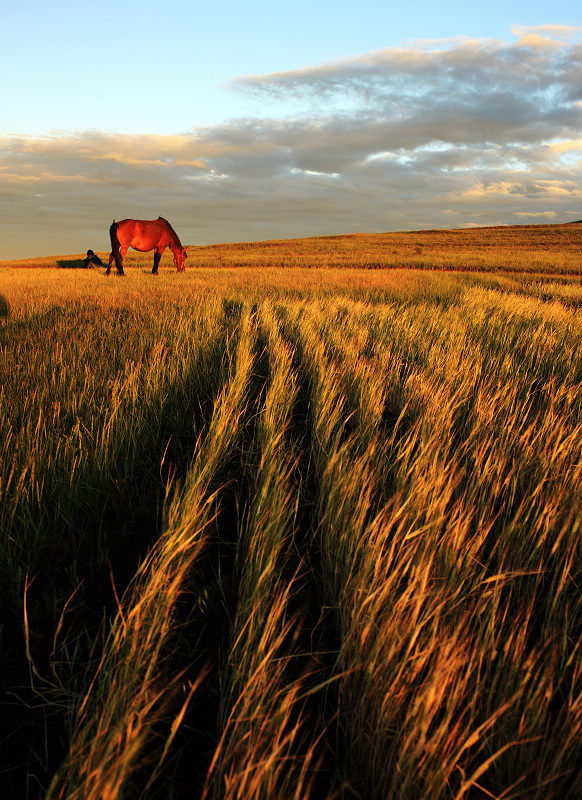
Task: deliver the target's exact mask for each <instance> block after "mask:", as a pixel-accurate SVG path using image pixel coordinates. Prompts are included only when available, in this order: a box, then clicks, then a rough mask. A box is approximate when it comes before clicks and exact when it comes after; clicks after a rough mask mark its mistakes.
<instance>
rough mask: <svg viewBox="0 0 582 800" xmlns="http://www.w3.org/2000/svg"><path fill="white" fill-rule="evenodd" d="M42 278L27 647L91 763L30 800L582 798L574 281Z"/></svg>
mask: <svg viewBox="0 0 582 800" xmlns="http://www.w3.org/2000/svg"><path fill="white" fill-rule="evenodd" d="M483 241H485V240H483ZM419 246H420V245H419ZM322 252H323V250H322ZM250 256H252V252H251V253H250V255H249V257H250ZM360 256H361V257H362V258H364V254H363V253H360ZM19 274H20V275H23V274H26V272H25V271H22V272H21V273H19ZM38 274H39V275H40V276H42V279H41V277H39V278H36V279H35V280H34V281H32V282H30V279H28V281H29V282H28V283H27V282H26V281H24V280H23V279H22V278H16V277H15V276H14V275H11V278H10V280H11V283H10V287H11V288H10V290H8V289H4V293H5V294H6V296H7V300H8V303H9V305H10V315H9V316H8V317H7V319H5V320H4V321H3V322H2V328H1V330H0V336H1V337H2V338H1V347H0V369H1V370H2V383H1V385H0V405H1V408H2V416H1V418H0V426H2V427H1V432H2V445H1V447H2V448H3V449H2V456H3V458H2V468H1V471H0V475H1V479H0V480H1V484H0V487H1V498H0V515H1V516H0V519H1V521H2V537H3V538H2V542H1V543H0V564H1V565H2V569H3V573H4V575H5V580H4V582H3V587H4V588H3V596H2V597H3V604H4V613H5V619H6V620H7V621H9V620H10V619H14V617H15V616H18V615H19V614H20V615H21V616H22V620H23V624H24V636H22V638H21V639H19V638H18V635H17V633H15V632H14V630H13V628H10V626H9V625H8V626H7V627H6V633H5V636H6V642H7V643H8V644H9V646H10V648H12V650H14V651H16V650H17V649H18V648H19V647H20V649H21V656H20V658H21V661H20V663H23V664H25V665H26V663H27V662H28V663H29V664H30V665H31V669H32V670H33V671H32V673H31V678H30V679H29V682H30V680H32V685H33V688H34V690H35V692H36V694H35V695H34V696H35V703H36V704H37V705H38V708H39V712H40V713H43V712H44V711H49V710H50V712H51V713H53V714H55V715H56V716H60V718H62V724H61V725H60V727H59V728H58V730H59V732H60V734H59V735H60V736H62V737H64V738H65V740H66V746H65V748H64V751H65V754H64V757H63V756H61V762H60V766H58V765H57V764H54V763H53V761H49V762H47V763H46V764H45V767H44V769H45V772H44V773H43V772H42V769H39V768H38V767H37V768H33V766H32V760H31V762H30V763H29V766H28V767H27V769H28V771H29V773H30V775H29V777H28V778H27V785H28V790H29V794H30V791H31V789H30V787H31V786H32V777H31V776H32V775H34V776H36V779H37V780H39V781H41V782H42V781H44V782H45V786H46V784H47V783H48V782H50V783H51V787H50V790H48V795H47V796H48V797H51V798H56V797H63V798H64V797H71V798H72V797H79V798H80V797H83V798H85V797H87V798H92V797H95V798H97V797H107V798H121V797H124V798H125V797H127V798H131V797H152V798H153V797H158V796H165V797H183V796H203V797H207V798H209V797H228V798H239V797H245V798H246V797H256V798H271V797H297V798H300V797H301V798H308V797H314V798H315V797H320V796H325V795H328V796H330V797H331V796H338V797H345V798H352V797H358V796H360V797H370V798H396V797H398V798H415V800H416V798H458V800H461V798H464V797H466V798H476V797H503V798H505V799H507V798H515V800H517V798H540V800H541V798H576V797H578V796H580V795H581V794H582V784H581V782H580V770H579V766H578V765H579V763H580V760H581V758H582V727H581V726H582V706H581V702H582V674H581V670H580V663H581V660H580V656H581V649H582V624H581V622H582V601H581V600H580V592H579V583H580V579H581V576H582V553H581V552H580V524H581V512H580V509H581V508H582V503H581V499H582V498H581V489H580V479H581V477H582V476H581V475H580V471H581V464H582V457H581V456H582V454H581V452H580V442H581V434H582V390H581V388H580V387H581V385H582V383H581V380H580V379H581V377H582V347H581V345H582V325H581V319H582V318H581V316H580V313H581V312H580V311H579V302H578V301H579V294H580V291H579V286H578V285H577V284H576V283H575V282H573V281H572V280H569V281H565V282H564V281H558V280H556V279H555V278H552V279H551V280H550V279H546V278H545V277H542V278H540V277H535V278H526V277H524V276H519V275H502V274H499V275H497V274H496V275H493V276H492V275H486V274H460V275H459V274H456V275H453V274H451V273H444V272H443V273H440V272H431V273H422V272H417V273H412V272H406V271H394V272H385V273H381V272H377V271H374V272H372V271H366V272H357V271H355V270H345V271H342V272H339V271H334V270H333V269H329V270H327V271H325V273H324V272H319V271H311V272H310V273H309V274H310V275H311V277H310V278H308V277H305V284H304V286H303V287H302V286H299V287H298V286H297V285H295V284H294V282H293V281H294V279H295V277H296V276H297V275H298V274H299V272H298V271H297V270H292V271H290V272H286V271H284V270H280V271H278V272H277V274H276V275H274V274H272V273H269V272H267V271H262V272H261V271H254V272H252V271H250V270H248V271H247V270H241V269H239V270H238V272H237V270H231V271H228V270H223V271H222V272H219V273H218V274H217V275H216V277H215V278H213V277H212V276H210V273H204V272H202V271H201V272H200V273H198V274H195V273H194V271H191V272H187V273H186V274H185V275H184V276H180V277H179V279H178V278H177V277H176V276H173V275H165V276H164V275H162V276H160V280H159V282H157V283H156V286H155V289H152V288H151V283H150V284H148V281H151V280H152V279H151V278H149V276H146V275H142V274H141V273H138V272H137V270H134V272H133V274H132V273H131V272H130V274H129V276H128V278H127V279H126V281H125V282H124V281H121V280H117V279H115V280H111V281H110V282H106V281H105V280H104V279H103V281H102V282H103V288H102V292H103V294H102V296H101V297H100V298H99V299H95V298H94V295H95V285H96V282H97V281H100V280H101V278H100V276H99V275H98V274H97V273H82V274H80V275H79V276H75V278H71V282H70V283H68V284H67V285H63V286H61V285H60V284H58V283H57V282H56V281H55V280H54V279H53V278H52V277H47V278H46V283H43V281H44V279H45V277H46V275H47V273H45V271H42V270H39V271H38ZM235 274H236V275H238V277H237V278H234V277H233V276H234V275H235ZM305 275H307V271H306V272H305ZM172 279H173V282H172ZM178 280H179V281H180V283H179V284H178V282H177V281H178ZM213 280H214V283H213V282H212V281H213ZM245 282H246V285H245ZM98 286H99V287H101V283H99V284H98ZM213 287H214V288H213ZM81 298H85V301H84V302H83V303H81V302H80V300H81ZM88 298H94V299H93V300H92V301H91V304H89V305H88V304H87V299H88ZM223 503H229V504H230V506H232V508H233V509H234V511H233V512H232V514H230V515H229V514H223V513H221V505H222V504H223ZM139 509H141V512H140V511H139ZM142 512H143V513H142ZM143 525H145V526H146V529H147V530H145V531H141V526H143ZM136 529H139V531H140V535H139V536H137V538H136V535H135V534H136ZM141 534H143V535H141ZM229 540H234V542H233V546H234V547H235V548H236V557H235V558H234V561H233V560H232V559H230V557H229V556H225V555H224V554H223V552H224V551H226V550H228V545H229ZM123 542H127V543H128V545H129V546H130V547H131V548H132V549H133V550H134V552H133V554H132V559H133V563H134V564H135V566H134V568H133V572H134V574H133V577H132V578H130V580H129V585H128V586H127V590H126V591H125V593H124V594H123V596H122V597H120V598H119V599H118V600H117V601H116V602H115V603H114V604H112V603H111V597H109V600H107V602H106V603H105V605H106V608H105V612H103V610H102V608H101V607H99V608H97V609H93V608H91V602H92V597H94V595H93V592H92V591H89V587H90V586H95V585H96V583H95V582H96V580H97V576H98V575H99V574H100V571H99V570H101V573H103V572H105V573H108V563H109V562H111V570H112V573H113V579H114V584H115V585H116V586H117V583H118V581H117V579H116V575H120V574H121V573H122V572H123V570H120V568H119V552H120V547H119V545H120V543H123ZM116 543H117V544H116ZM140 559H141V560H140ZM99 565H100V566H99ZM27 575H28V577H27ZM204 582H206V584H207V585H205V583H204ZM211 583H212V584H213V585H212V586H211V585H210V584H211ZM111 592H112V590H111V589H109V595H111ZM212 592H216V593H218V594H220V593H221V592H223V593H225V594H226V593H228V595H229V598H228V602H225V603H224V605H223V606H222V607H221V610H220V616H221V618H220V620H219V622H218V623H217V624H219V626H220V636H216V637H215V638H214V639H213V638H212V637H209V636H206V637H205V636H204V635H203V633H201V632H203V631H204V630H207V628H208V626H209V625H211V624H213V623H212V620H214V619H215V616H212V615H213V614H215V613H216V609H215V608H214V609H210V608H209V607H208V606H209V602H210V601H208V599H207V596H208V597H209V596H210V595H211V594H212ZM120 593H121V590H120ZM106 596H107V593H106V592H105V590H104V589H103V588H101V590H100V592H99V593H98V594H97V605H98V606H99V605H100V604H102V601H103V600H104V599H105V598H106ZM23 598H24V599H25V603H24V604H23V602H22V601H23ZM81 600H82V602H81ZM43 604H44V606H48V607H49V609H50V613H47V612H45V611H43ZM23 606H24V607H23ZM101 619H103V620H104V623H103V634H102V635H101V634H99V633H98V631H99V629H100V621H101ZM59 620H61V621H60V622H59ZM209 620H210V621H209ZM205 626H206V627H205ZM79 630H81V631H83V630H84V634H83V635H84V636H85V638H86V639H88V638H90V637H91V635H92V636H93V639H94V648H93V652H92V654H90V653H89V648H88V646H86V645H85V646H81V645H78V646H76V649H75V647H74V646H73V643H72V640H71V639H70V638H69V640H68V642H67V637H72V636H74V635H77V634H76V633H75V631H77V632H78V631H79ZM322 641H325V642H327V643H328V644H329V643H333V648H332V649H333V651H334V652H331V653H330V652H329V650H328V652H327V653H326V654H322V653H320V652H319V649H320V648H321V643H322ZM192 642H198V644H192ZM188 648H191V650H189V649H188ZM196 648H198V649H196ZM204 648H208V652H205V650H204ZM194 650H196V652H195V653H194ZM47 651H48V652H47ZM89 656H90V659H89V661H88V663H87V664H85V663H84V662H83V659H85V660H86V659H87V658H89ZM190 663H192V664H193V666H192V667H190ZM5 664H6V666H5V667H4V668H3V669H4V671H3V675H5V681H6V683H7V685H8V686H9V687H10V688H11V689H12V690H13V692H14V693H15V694H16V697H15V696H14V694H13V695H11V697H12V702H13V704H14V706H15V707H16V708H18V707H19V706H18V703H19V698H20V699H21V701H22V702H21V706H24V704H25V703H26V702H27V697H28V696H25V695H23V694H22V691H21V690H22V687H20V688H18V687H16V686H15V684H14V678H13V677H12V676H13V674H14V668H13V666H12V665H11V664H10V662H9V661H6V662H5ZM205 664H206V666H204V665H205ZM47 665H48V669H47ZM20 680H21V682H22V683H23V684H24V683H26V681H27V679H26V676H24V677H21V679H20ZM202 706H204V711H205V716H204V719H209V718H211V719H212V724H211V725H210V726H209V728H208V730H200V725H201V724H202V723H201V722H199V721H198V717H197V714H198V713H199V711H200V709H201V707H202ZM21 710H22V713H23V714H24V710H23V709H21ZM193 742H194V743H196V747H195V748H194V745H193V744H192V743H193ZM200 742H203V746H202V747H199V743H200ZM33 746H34V747H36V748H38V747H40V745H38V744H34V745H33ZM193 748H194V749H193ZM196 748H198V749H196ZM180 749H184V750H185V752H186V753H187V754H188V756H187V757H185V758H184V757H183V758H181V759H180V756H179V751H180ZM189 759H190V760H191V761H192V763H189ZM13 764H14V756H12V755H11V761H10V765H11V766H12V765H13ZM200 774H202V775H203V776H205V777H203V778H202V780H200V777H199V776H200ZM11 780H12V779H11ZM7 781H8V779H7ZM6 785H7V786H8V785H9V784H8V782H7V783H6ZM14 785H15V784H14V780H12V782H11V783H10V793H11V795H12V796H16V795H15V792H14V789H13V787H14ZM160 786H163V787H164V788H163V789H160Z"/></svg>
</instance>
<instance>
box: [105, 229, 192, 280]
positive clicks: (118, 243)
mask: <svg viewBox="0 0 582 800" xmlns="http://www.w3.org/2000/svg"><path fill="white" fill-rule="evenodd" d="M109 236H110V237H111V255H110V256H109V264H108V265H107V272H106V273H105V274H106V275H109V273H110V271H111V265H112V264H113V262H114V261H115V266H116V267H117V272H118V273H119V274H120V275H124V274H125V273H124V272H123V259H124V258H125V254H126V253H127V250H128V248H129V247H133V249H134V250H139V251H140V253H145V252H147V251H148V250H155V251H156V252H155V253H154V268H153V269H152V274H153V275H157V274H158V265H159V263H160V259H161V257H162V253H163V252H164V250H165V249H166V247H169V248H170V250H171V251H172V253H173V254H174V265H175V267H176V269H177V270H178V272H184V270H185V269H186V268H185V266H184V261H185V260H186V255H187V254H186V248H184V247H182V244H181V242H180V240H179V239H178V235H177V233H176V231H175V230H174V229H173V228H172V226H171V225H170V223H169V222H168V220H167V219H164V218H163V217H158V218H157V219H122V220H121V221H120V222H115V221H114V222H113V225H112V226H111V227H110V228H109Z"/></svg>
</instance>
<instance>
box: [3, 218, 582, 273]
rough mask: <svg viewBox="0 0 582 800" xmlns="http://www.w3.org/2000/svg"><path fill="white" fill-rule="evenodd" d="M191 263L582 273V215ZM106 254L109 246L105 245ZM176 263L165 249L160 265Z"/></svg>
mask: <svg viewBox="0 0 582 800" xmlns="http://www.w3.org/2000/svg"><path fill="white" fill-rule="evenodd" d="M187 249H188V260H187V262H186V268H193V267H245V266H247V267H248V266H256V267H358V268H366V269H386V268H399V267H405V268H413V269H444V270H463V271H487V272H490V271H509V272H529V271H534V272H551V273H563V274H576V275H577V274H581V272H582V221H578V222H573V223H566V224H560V225H518V226H497V227H488V228H465V229H455V230H444V229H438V230H424V231H404V232H396V233H355V234H345V235H339V236H318V237H311V238H306V239H275V240H271V241H265V242H232V243H224V244H213V245H205V246H200V247H198V246H192V245H191V246H188V247H187ZM100 255H101V257H102V258H103V259H105V260H106V259H107V257H108V252H105V251H101V252H100ZM81 258H82V255H80V254H74V255H67V256H61V255H59V256H50V257H46V258H34V259H23V260H20V261H4V262H0V267H2V266H4V267H6V266H10V267H28V268H38V267H45V268H46V267H48V268H50V267H61V268H67V267H68V268H71V267H78V266H80V265H81ZM151 260H152V257H151V254H147V253H146V254H140V253H136V252H135V251H133V250H131V251H130V252H129V253H128V255H127V257H126V264H127V266H128V267H130V268H131V267H132V266H134V267H135V266H140V267H144V266H147V265H149V264H150V263H151ZM164 265H166V266H169V265H170V266H171V255H170V254H169V253H168V252H166V254H165V255H164V259H163V261H162V266H164Z"/></svg>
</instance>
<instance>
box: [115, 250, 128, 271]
mask: <svg viewBox="0 0 582 800" xmlns="http://www.w3.org/2000/svg"><path fill="white" fill-rule="evenodd" d="M128 247H129V245H128V244H121V245H119V248H118V249H116V252H115V266H116V267H117V274H118V275H125V272H124V271H123V259H124V258H125V254H126V253H127V250H128Z"/></svg>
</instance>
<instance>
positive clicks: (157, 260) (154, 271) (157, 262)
mask: <svg viewBox="0 0 582 800" xmlns="http://www.w3.org/2000/svg"><path fill="white" fill-rule="evenodd" d="M163 252H164V251H163V250H162V251H160V250H156V252H155V253H154V267H153V269H152V275H157V274H158V267H159V265H160V259H161V258H162V253H163Z"/></svg>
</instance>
